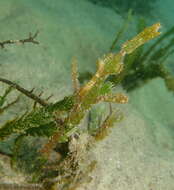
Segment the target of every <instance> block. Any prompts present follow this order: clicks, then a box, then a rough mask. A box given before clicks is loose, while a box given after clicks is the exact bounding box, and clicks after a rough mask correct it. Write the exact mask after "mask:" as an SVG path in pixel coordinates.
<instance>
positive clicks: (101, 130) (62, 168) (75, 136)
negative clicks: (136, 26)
mask: <svg viewBox="0 0 174 190" xmlns="http://www.w3.org/2000/svg"><path fill="white" fill-rule="evenodd" d="M159 28H160V23H157V24H154V25H152V26H150V27H147V28H145V29H144V30H143V31H142V32H141V33H139V34H138V35H137V36H135V37H134V38H132V39H131V40H129V41H127V42H125V43H124V44H123V45H122V47H121V50H120V52H118V53H116V54H114V53H109V54H107V55H105V56H103V58H101V59H99V60H98V61H97V71H96V73H95V74H94V75H93V76H92V78H91V79H90V80H89V81H88V82H87V83H86V84H85V85H83V86H81V87H80V85H79V81H78V73H77V64H76V62H75V61H73V64H72V81H73V86H74V93H73V94H72V95H70V96H67V97H65V98H64V99H63V100H60V101H57V102H55V103H48V101H47V100H44V99H42V98H41V97H40V96H36V95H35V94H34V93H33V90H31V91H28V90H26V89H24V88H23V87H21V86H20V85H18V84H16V83H15V82H11V81H9V80H7V79H4V78H0V81H1V82H3V83H5V84H7V85H9V86H10V87H9V89H7V91H6V92H5V94H4V95H2V96H1V97H0V109H1V110H3V111H4V110H5V109H4V107H3V104H4V102H5V99H6V96H7V95H8V94H9V93H10V91H11V89H16V90H18V91H19V92H20V93H22V94H24V95H25V96H27V97H29V98H30V99H32V100H33V101H34V106H33V108H32V110H31V111H29V112H26V113H25V114H23V115H21V116H18V117H16V118H14V119H12V120H11V121H7V122H6V123H5V124H4V125H3V126H1V128H0V139H1V140H5V139H6V138H8V137H10V136H11V135H12V134H16V139H15V142H14V145H13V154H12V156H11V160H12V163H13V164H12V165H13V166H14V165H15V164H16V165H17V160H18V159H20V157H21V154H20V150H21V147H22V144H23V143H24V141H25V138H28V137H32V136H34V137H35V138H36V137H37V138H38V137H39V138H41V137H48V141H47V142H46V143H45V144H44V145H43V147H41V148H40V150H38V151H37V159H36V158H34V160H35V164H36V163H37V164H36V165H37V167H36V172H35V174H33V175H34V176H35V177H34V178H33V179H34V180H33V181H34V182H37V183H40V184H42V188H43V189H49V190H54V189H61V190H73V189H76V188H77V187H78V186H79V185H81V184H82V183H84V182H87V181H90V180H91V179H90V177H89V173H90V172H91V171H92V170H93V168H94V167H95V165H96V161H90V162H88V164H86V165H85V164H84V163H85V160H87V152H88V151H87V150H88V149H89V144H90V143H89V142H91V141H92V142H94V139H96V140H97V139H102V138H104V137H105V135H106V134H107V131H108V128H110V127H111V126H113V125H114V123H115V122H116V121H119V120H120V115H119V114H118V112H114V111H112V109H110V114H109V115H108V116H107V117H106V119H105V120H104V121H103V123H101V125H100V126H99V127H98V129H97V130H95V132H92V133H89V131H88V130H87V129H86V131H85V130H84V129H83V130H82V129H81V128H80V127H79V124H80V123H81V121H82V119H83V118H84V117H85V115H86V114H87V113H88V110H90V109H91V107H92V106H93V105H95V104H98V103H100V102H109V103H121V104H124V103H127V102H128V97H127V96H125V95H124V94H122V93H117V94H114V93H113V85H112V83H111V82H109V81H107V80H106V79H107V78H108V77H109V76H110V75H119V73H120V72H121V71H123V70H124V67H125V65H124V57H125V55H126V54H130V53H132V52H133V51H135V50H136V49H137V48H138V47H139V46H141V45H143V44H144V43H146V42H147V41H149V40H151V39H153V38H155V37H157V36H158V35H159V34H160V32H158V30H159ZM36 36H37V33H36V34H35V35H34V36H32V35H31V34H30V36H29V38H28V39H29V40H27V39H26V40H25V41H24V40H23V41H22V40H19V41H18V42H20V43H25V42H32V43H36V42H37V41H35V40H34V38H35V37H36ZM6 42H7V41H6ZM11 42H12V41H11ZM8 43H10V41H8ZM5 44H6V43H4V44H3V42H2V43H0V45H1V46H2V47H4V45H5ZM16 102H17V100H16V101H15V102H12V103H11V104H10V105H12V104H13V103H16ZM91 139H93V140H91ZM30 148H31V147H30ZM53 155H54V156H53ZM55 155H56V156H55ZM53 157H54V158H53ZM38 163H41V164H38ZM33 164H34V163H33Z"/></svg>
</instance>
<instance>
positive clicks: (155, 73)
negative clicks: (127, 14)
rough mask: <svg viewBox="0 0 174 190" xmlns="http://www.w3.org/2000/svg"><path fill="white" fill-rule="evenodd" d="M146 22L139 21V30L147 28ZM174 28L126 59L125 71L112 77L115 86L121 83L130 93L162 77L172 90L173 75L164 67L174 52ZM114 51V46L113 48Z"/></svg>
mask: <svg viewBox="0 0 174 190" xmlns="http://www.w3.org/2000/svg"><path fill="white" fill-rule="evenodd" d="M145 25H146V24H145V21H144V20H139V24H138V27H137V30H138V31H139V30H140V29H142V28H145ZM173 35H174V27H171V28H170V29H169V30H168V31H166V32H165V33H163V35H161V36H160V37H159V38H158V39H157V40H156V41H155V42H154V43H152V44H151V45H150V46H143V47H141V48H139V49H136V50H135V51H134V52H133V53H131V54H129V55H127V56H126V57H125V69H124V71H123V72H121V73H120V76H112V77H110V81H111V82H113V83H114V84H115V85H117V84H118V83H121V85H122V86H123V88H124V89H125V90H126V91H128V92H130V91H132V90H135V89H136V88H138V87H141V86H143V85H144V84H146V83H147V82H149V81H150V80H152V79H154V78H157V77H160V78H162V79H164V80H165V83H166V86H167V88H168V89H169V90H171V89H172V87H171V86H172V82H171V81H172V80H173V79H172V78H173V77H172V74H171V73H170V72H169V71H168V70H167V68H166V67H165V66H164V64H163V63H164V62H165V61H166V59H167V58H168V57H169V56H170V55H171V54H172V53H173V52H174V49H173V44H174V43H173V42H174V37H173ZM111 47H112V50H113V49H114V47H113V45H112V46H111Z"/></svg>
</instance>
